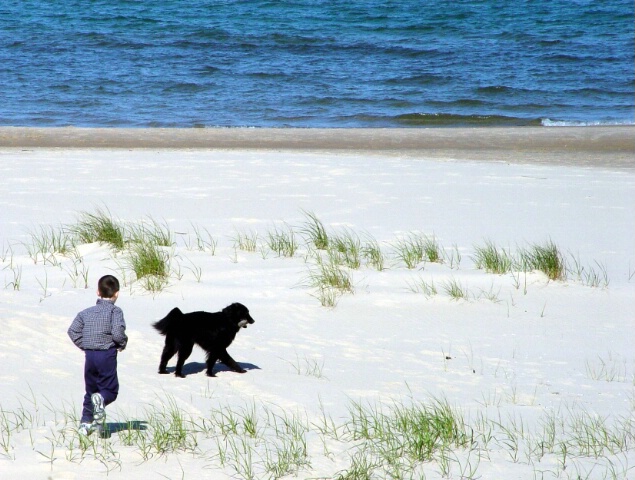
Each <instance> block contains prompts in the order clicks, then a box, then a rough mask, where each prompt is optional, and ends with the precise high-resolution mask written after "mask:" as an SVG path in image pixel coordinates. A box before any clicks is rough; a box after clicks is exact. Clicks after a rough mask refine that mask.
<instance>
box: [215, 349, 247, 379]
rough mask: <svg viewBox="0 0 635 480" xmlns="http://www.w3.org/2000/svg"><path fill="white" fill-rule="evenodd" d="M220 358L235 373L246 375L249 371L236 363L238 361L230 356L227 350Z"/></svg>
mask: <svg viewBox="0 0 635 480" xmlns="http://www.w3.org/2000/svg"><path fill="white" fill-rule="evenodd" d="M219 358H220V361H221V362H223V363H224V364H225V365H227V366H228V367H229V368H231V369H232V370H233V371H234V372H238V373H245V372H246V371H247V370H245V369H243V368H242V367H241V366H240V365H238V364H237V363H236V360H234V359H233V358H232V357H231V356H230V355H229V353H227V350H224V351H223V352H221V354H220V355H219Z"/></svg>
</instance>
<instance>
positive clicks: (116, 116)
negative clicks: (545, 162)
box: [0, 0, 635, 127]
mask: <svg viewBox="0 0 635 480" xmlns="http://www.w3.org/2000/svg"><path fill="white" fill-rule="evenodd" d="M634 8H635V7H634V3H633V1H632V0H595V1H594V0H515V1H504V0H475V1H455V2H451V1H441V0H430V1H426V0H399V1H396V0H394V1H393V0H383V1H379V0H348V1H346V2H344V1H335V0H332V1H327V0H287V1H285V0H276V1H274V0H218V1H211V0H161V1H155V2H149V1H143V0H93V1H88V0H66V1H64V2H52V1H50V0H3V1H2V3H0V125H15V126H66V125H74V126H98V127H103V126H106V127H109V126H112V127H115V126H116V127H215V126H256V127H284V126H291V127H404V126H405V127H418V126H464V125H474V126H477V125H571V124H573V125H577V124H582V125H588V124H624V123H626V124H632V123H634V120H635V66H634V65H635V58H634V51H635V26H634V25H635V12H634Z"/></svg>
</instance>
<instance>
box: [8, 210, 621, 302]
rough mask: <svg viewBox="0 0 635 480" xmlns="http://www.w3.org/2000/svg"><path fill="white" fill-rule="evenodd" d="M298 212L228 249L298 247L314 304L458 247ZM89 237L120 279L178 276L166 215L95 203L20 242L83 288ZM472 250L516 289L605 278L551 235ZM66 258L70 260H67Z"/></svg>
mask: <svg viewBox="0 0 635 480" xmlns="http://www.w3.org/2000/svg"><path fill="white" fill-rule="evenodd" d="M302 213H303V215H304V217H305V222H304V224H303V225H302V226H301V227H300V230H299V234H298V233H297V232H296V230H294V228H293V227H291V226H289V225H287V224H284V226H283V227H278V226H274V227H273V228H272V229H270V230H269V231H268V232H267V234H266V236H265V237H264V238H263V239H260V237H259V235H258V233H257V232H256V231H240V230H236V232H235V234H234V236H233V237H231V240H232V242H233V249H234V255H233V257H232V256H230V259H233V261H234V262H235V263H236V262H237V261H238V256H237V252H238V250H241V251H245V252H247V253H254V252H257V251H260V253H261V255H262V258H263V259H266V258H267V256H268V254H269V252H273V253H275V255H276V256H278V257H294V256H296V255H297V254H298V253H300V254H301V255H302V256H303V257H304V259H305V261H307V262H308V263H310V264H311V263H314V264H315V265H313V266H312V267H310V273H309V275H308V279H309V282H306V284H307V285H308V286H309V287H310V288H313V289H314V296H315V297H316V298H318V299H319V300H320V303H321V304H322V305H324V306H329V307H332V306H335V304H336V303H337V301H338V298H339V297H340V296H341V295H342V294H346V293H352V292H353V288H352V282H351V273H350V271H351V270H358V269H361V268H363V267H368V268H373V269H375V270H377V271H384V270H386V269H387V267H386V265H387V263H388V262H389V261H391V260H393V261H395V260H396V264H395V265H394V266H395V267H397V268H398V267H399V266H400V265H405V267H406V268H408V269H415V268H424V267H425V265H422V263H437V264H444V265H445V266H447V267H448V268H450V269H458V268H459V267H460V262H461V253H460V250H459V248H458V246H457V245H456V244H453V249H452V250H448V251H446V250H445V249H444V248H442V247H441V245H440V244H439V242H438V240H437V238H436V237H435V236H434V235H431V236H430V235H426V234H422V233H418V232H412V233H409V234H405V235H403V236H401V237H400V238H398V239H397V240H396V241H394V242H392V243H389V245H391V246H392V249H391V250H390V249H389V251H388V253H386V252H384V251H383V250H382V248H381V246H380V244H379V242H378V241H377V240H376V239H374V238H373V237H372V236H370V235H368V234H364V235H362V236H361V237H360V236H359V235H358V234H357V233H356V232H355V231H354V230H352V229H350V228H344V229H341V230H339V231H337V230H335V231H331V232H327V228H326V227H325V226H324V224H323V223H322V221H321V220H320V219H319V218H318V217H317V215H316V214H315V213H313V212H306V211H303V212H302ZM192 228H193V230H194V238H193V239H192V237H191V236H188V237H187V238H186V243H185V247H186V248H187V249H188V250H198V251H200V252H207V253H210V254H211V255H215V254H216V250H217V248H218V240H216V239H215V238H214V237H213V236H212V235H211V234H210V232H209V231H208V230H207V229H205V228H201V227H198V226H194V225H192ZM179 235H188V234H187V233H180V234H179ZM300 239H303V240H304V243H302V242H301V240H300ZM261 240H262V241H261ZM93 242H99V243H102V244H107V245H109V246H110V248H111V249H112V250H113V253H112V255H113V258H116V257H117V255H119V254H120V253H121V252H123V254H124V257H125V258H126V259H127V260H125V261H124V262H121V261H119V260H116V262H117V263H118V265H119V266H120V268H121V272H120V273H121V275H122V276H123V277H124V279H125V278H128V273H129V272H131V275H130V278H132V279H133V280H137V284H138V285H140V286H141V287H142V288H144V289H146V290H149V291H152V292H154V293H158V292H160V291H161V290H162V289H163V288H165V286H167V285H168V284H169V282H170V279H171V277H172V276H174V277H175V279H177V280H181V279H182V278H183V275H182V274H181V273H180V269H178V268H177V269H176V271H174V272H172V271H171V270H170V268H171V260H172V259H173V257H174V256H175V251H176V250H177V249H178V248H180V247H179V245H178V244H177V241H176V234H175V233H174V232H173V231H172V230H171V228H170V225H169V224H168V222H167V221H162V222H159V221H156V220H154V219H153V218H152V217H147V218H144V219H142V220H141V221H140V222H139V223H137V224H135V223H129V224H123V223H122V222H120V221H117V220H115V219H114V217H113V215H112V214H111V213H110V211H108V210H106V209H97V210H96V211H95V212H94V213H90V212H80V214H79V215H78V220H77V222H76V223H75V224H73V225H69V226H62V227H56V228H54V227H40V228H39V229H38V230H35V231H33V232H31V234H30V242H28V243H27V244H25V248H26V250H27V253H28V254H29V256H30V257H31V259H32V260H33V261H34V262H35V263H36V264H37V263H38V262H40V261H42V262H43V263H44V264H51V265H52V266H58V267H60V268H62V269H63V270H64V271H66V272H67V274H68V276H69V277H70V279H71V283H72V284H73V286H75V287H78V286H79V285H82V286H84V288H86V285H87V283H88V269H87V267H86V265H85V264H84V263H83V261H82V258H81V256H80V254H79V253H78V251H79V250H78V248H77V247H78V246H79V245H82V244H83V243H93ZM473 249H474V254H473V255H472V258H473V260H474V267H475V268H477V269H483V270H485V271H486V272H488V273H494V274H504V273H511V274H512V277H513V279H514V282H515V286H516V288H519V286H520V274H519V273H517V272H519V271H522V272H524V274H525V288H524V293H525V294H526V293H527V275H528V273H531V272H532V271H541V272H544V273H545V275H546V276H547V277H548V278H549V279H550V280H553V281H555V280H557V281H565V280H567V278H568V276H572V277H573V278H575V279H576V280H577V281H578V282H580V283H583V284H585V285H587V286H590V287H603V288H606V287H608V285H609V283H610V280H609V278H608V273H607V271H606V268H605V267H604V266H603V265H602V264H601V263H599V262H597V261H596V262H595V265H592V266H586V267H585V266H582V265H581V263H580V260H579V259H578V258H576V257H574V256H573V255H571V259H572V263H571V264H569V263H568V262H567V261H566V259H565V257H564V256H563V254H562V253H561V250H560V249H559V248H558V247H557V246H556V245H555V244H554V242H552V241H551V240H549V241H547V242H544V243H535V244H530V245H529V246H527V247H522V248H518V250H517V252H516V253H513V252H511V251H510V250H507V249H504V248H499V247H498V246H497V245H496V244H495V243H494V242H493V241H491V240H486V241H485V243H484V245H475V246H474V247H473ZM7 252H8V251H7V250H6V248H5V249H4V251H3V252H2V257H4V258H5V259H6V258H9V255H8V253H7ZM176 255H178V253H177V254H176ZM13 257H14V253H13V251H12V250H11V256H10V260H11V261H10V264H9V265H4V266H3V270H5V271H11V272H13V278H9V277H7V276H6V275H5V281H4V285H5V289H9V288H13V289H14V290H16V291H17V290H20V289H21V286H22V285H23V284H24V282H23V276H22V270H21V265H17V264H15V262H14V261H13ZM318 258H319V260H317V259H318ZM67 260H70V261H71V262H72V265H68V262H67ZM3 263H5V262H4V261H3ZM188 268H189V267H188ZM190 270H191V271H192V272H193V274H194V276H195V278H196V279H197V281H199V282H200V281H201V277H202V275H201V274H202V272H201V270H200V268H198V267H196V266H195V265H194V266H193V268H190ZM347 282H348V284H347ZM433 283H434V282H432V283H431V284H427V285H423V284H420V283H419V284H417V282H414V283H413V282H410V283H408V286H409V288H410V290H412V291H413V292H423V293H424V294H425V296H426V297H428V298H429V297H431V296H432V295H433V294H434V291H433V289H432V288H431V287H432V284H433ZM439 285H442V284H441V283H439ZM443 288H444V290H445V291H446V293H448V294H449V295H450V296H451V297H452V298H456V299H458V298H467V296H466V295H462V294H461V293H462V292H461V290H462V287H461V286H460V285H457V284H456V283H452V282H450V283H448V282H446V284H444V285H443ZM463 293H465V292H463Z"/></svg>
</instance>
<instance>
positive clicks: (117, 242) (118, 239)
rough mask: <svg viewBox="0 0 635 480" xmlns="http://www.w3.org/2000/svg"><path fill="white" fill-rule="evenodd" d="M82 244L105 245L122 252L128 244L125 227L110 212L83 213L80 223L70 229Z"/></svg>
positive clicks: (80, 216) (99, 210) (80, 215)
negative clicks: (95, 243)
mask: <svg viewBox="0 0 635 480" xmlns="http://www.w3.org/2000/svg"><path fill="white" fill-rule="evenodd" d="M70 230H71V232H72V233H73V234H74V235H75V236H76V237H77V238H78V240H79V241H80V242H81V243H94V242H99V243H105V244H108V245H110V246H111V247H112V248H114V249H115V250H122V249H123V248H124V246H125V243H126V231H125V228H124V226H122V225H121V224H120V223H119V222H117V221H116V220H114V219H113V217H112V215H111V214H110V212H108V211H103V210H101V209H98V210H97V211H96V212H95V213H89V212H81V213H80V214H79V219H78V222H77V223H76V224H75V225H73V226H72V227H70Z"/></svg>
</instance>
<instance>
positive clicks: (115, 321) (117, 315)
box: [112, 308, 128, 350]
mask: <svg viewBox="0 0 635 480" xmlns="http://www.w3.org/2000/svg"><path fill="white" fill-rule="evenodd" d="M112 341H113V342H115V344H116V345H117V348H118V349H119V350H123V349H124V348H126V345H127V344H128V336H127V335H126V321H125V320H124V318H123V311H122V310H121V309H120V308H115V309H114V310H113V312H112Z"/></svg>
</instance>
